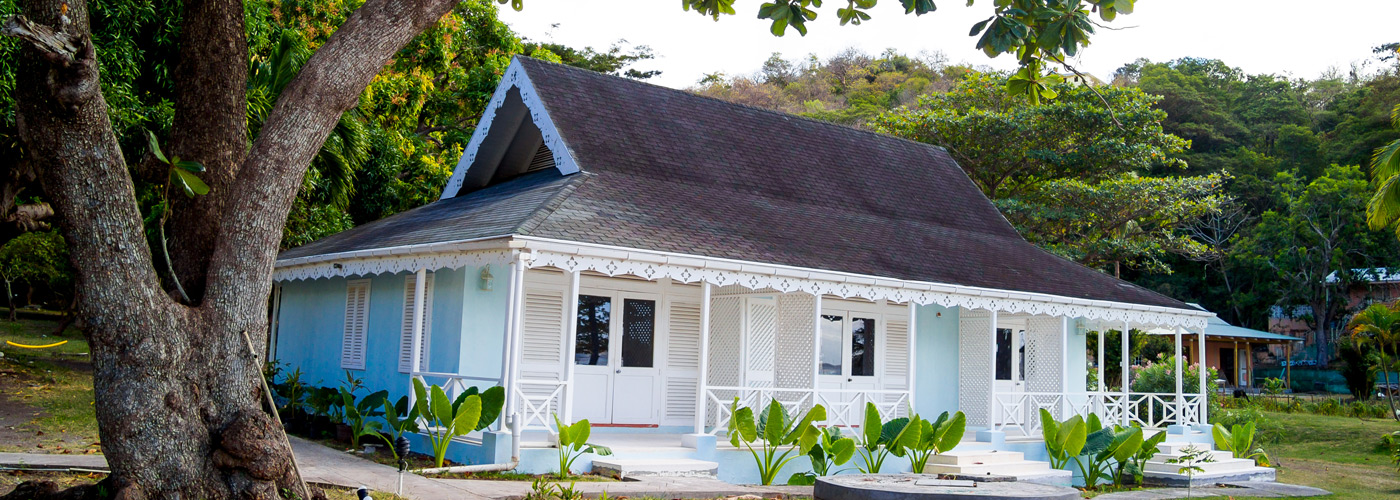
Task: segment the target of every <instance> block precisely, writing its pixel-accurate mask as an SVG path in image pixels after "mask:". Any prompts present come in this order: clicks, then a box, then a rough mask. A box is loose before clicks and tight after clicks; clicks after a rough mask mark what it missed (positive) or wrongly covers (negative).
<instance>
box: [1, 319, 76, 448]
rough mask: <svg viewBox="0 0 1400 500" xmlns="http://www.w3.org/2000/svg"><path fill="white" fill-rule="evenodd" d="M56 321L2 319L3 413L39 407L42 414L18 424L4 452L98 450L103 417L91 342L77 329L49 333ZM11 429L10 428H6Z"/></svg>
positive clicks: (8, 439)
mask: <svg viewBox="0 0 1400 500" xmlns="http://www.w3.org/2000/svg"><path fill="white" fill-rule="evenodd" d="M56 326H57V322H55V321H46V320H29V319H21V320H19V321H17V322H10V321H5V320H0V352H3V353H4V358H3V359H0V376H2V377H3V378H0V391H3V394H0V405H4V407H3V408H0V413H3V411H4V410H7V409H8V410H14V411H12V413H11V416H13V415H15V413H18V411H25V410H32V408H38V410H39V411H40V414H39V416H38V417H37V418H34V419H32V420H30V421H28V422H23V423H18V424H19V425H16V427H15V429H14V430H13V431H8V432H9V433H8V434H6V435H5V438H6V439H0V451H28V452H58V453H63V452H65V451H66V452H71V453H84V452H88V450H95V449H96V446H93V444H95V443H97V442H98V441H97V422H96V418H95V417H94V415H93V406H92V370H91V362H90V361H89V359H88V356H87V352H88V345H87V341H86V340H84V339H83V337H82V334H80V333H79V332H77V331H76V330H73V329H69V330H68V331H66V332H64V334H63V335H61V336H52V335H49V333H51V332H52V330H53V329H54V328H55V327H56ZM64 340H66V341H68V342H67V343H66V344H63V345H61V346H56V347H51V348H44V349H26V348H21V347H15V346H12V345H10V344H8V343H7V342H14V343H16V344H23V345H47V344H52V343H55V342H60V341H64ZM0 432H5V430H0Z"/></svg>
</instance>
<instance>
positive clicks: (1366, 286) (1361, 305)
mask: <svg viewBox="0 0 1400 500" xmlns="http://www.w3.org/2000/svg"><path fill="white" fill-rule="evenodd" d="M1350 272H1351V273H1352V279H1351V283H1350V284H1349V285H1348V286H1347V292H1346V297H1347V311H1348V313H1347V314H1346V315H1345V316H1344V317H1343V318H1342V319H1341V320H1340V321H1337V322H1335V323H1334V324H1333V325H1331V326H1332V328H1331V331H1332V333H1333V336H1332V338H1331V339H1329V342H1328V343H1329V344H1330V345H1328V346H1327V348H1328V349H1329V351H1328V352H1332V353H1335V352H1336V339H1337V336H1338V335H1342V334H1343V333H1344V329H1345V327H1346V323H1347V320H1349V319H1350V318H1351V315H1352V314H1355V313H1356V312H1357V311H1360V310H1362V309H1365V308H1366V307H1368V306H1370V305H1371V304H1375V303H1377V302H1395V301H1396V300H1400V268H1389V267H1377V268H1371V269H1367V268H1358V269H1352V270H1351V271H1350ZM1338 279H1339V278H1338V276H1337V273H1335V272H1334V273H1332V274H1329V275H1327V282H1328V283H1336V282H1337V280H1338ZM1312 316H1313V311H1312V307H1310V306H1274V307H1273V308H1271V309H1270V311H1269V331H1270V332H1273V333H1279V334H1283V335H1288V336H1290V337H1296V338H1299V339H1301V340H1302V341H1303V347H1302V348H1301V349H1294V350H1293V352H1294V354H1298V353H1299V352H1302V353H1303V356H1305V357H1306V358H1308V359H1313V358H1315V357H1316V352H1317V349H1316V347H1314V346H1315V344H1316V343H1317V342H1316V341H1317V339H1316V336H1314V335H1313V334H1312V332H1313V329H1312V327H1310V326H1308V320H1309V319H1311V318H1312ZM1295 347H1296V346H1295ZM1270 353H1271V354H1272V355H1273V356H1275V357H1279V358H1282V357H1283V356H1284V352H1283V348H1282V347H1278V346H1274V347H1271V348H1270Z"/></svg>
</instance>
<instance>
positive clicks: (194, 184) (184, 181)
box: [170, 168, 209, 198]
mask: <svg viewBox="0 0 1400 500" xmlns="http://www.w3.org/2000/svg"><path fill="white" fill-rule="evenodd" d="M170 171H171V172H173V173H174V174H175V176H176V177H178V178H179V179H180V183H181V184H180V185H181V187H183V188H184V189H185V194H186V195H187V196H189V197H191V198H193V197H195V196H196V195H199V196H203V195H206V194H209V185H207V184H205V183H204V181H201V180H199V176H197V175H194V174H193V173H190V172H187V171H185V169H183V168H172V169H170Z"/></svg>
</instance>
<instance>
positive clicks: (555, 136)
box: [438, 59, 579, 200]
mask: <svg viewBox="0 0 1400 500" xmlns="http://www.w3.org/2000/svg"><path fill="white" fill-rule="evenodd" d="M511 87H515V88H517V89H519V90H520V100H521V101H524V102H525V107H526V108H527V109H529V110H530V120H532V121H533V122H534V124H535V126H536V127H539V129H540V135H541V136H542V137H543V138H544V144H545V146H548V147H549V151H550V152H552V153H554V167H555V168H557V169H559V173H560V174H562V175H569V174H572V173H575V172H578V171H579V168H578V162H576V161H574V157H573V155H572V154H570V153H569V148H568V145H567V144H565V143H564V139H563V138H562V137H560V135H559V130H558V129H557V128H555V126H554V121H553V120H550V118H549V111H548V110H546V109H545V107H544V103H543V102H542V101H540V96H539V93H537V92H535V85H534V84H533V83H530V75H529V74H527V73H526V72H525V68H524V67H522V66H521V65H520V60H519V59H515V60H512V61H511V62H510V66H509V67H507V68H506V72H505V74H504V75H501V83H499V84H497V85H496V91H495V93H493V94H491V102H490V103H487V105H486V111H484V112H483V113H482V114H481V119H480V120H477V122H476V130H475V131H474V132H472V139H471V141H470V142H468V143H467V147H466V149H464V150H463V152H462V158H461V159H460V160H458V161H457V168H455V169H453V170H452V177H451V178H449V179H448V180H447V186H445V187H444V188H443V189H442V195H441V196H440V197H438V199H440V200H442V199H447V198H452V197H453V196H456V195H457V192H458V191H459V190H460V189H461V188H462V182H463V181H464V180H465V179H466V178H467V170H468V169H470V168H471V166H472V163H473V162H475V161H476V154H477V152H478V151H479V150H480V149H481V142H482V141H485V140H486V134H487V132H490V130H491V122H492V121H493V120H494V119H495V118H496V110H498V109H500V108H501V105H502V104H505V101H506V95H507V94H510V88H511ZM449 193H450V195H449Z"/></svg>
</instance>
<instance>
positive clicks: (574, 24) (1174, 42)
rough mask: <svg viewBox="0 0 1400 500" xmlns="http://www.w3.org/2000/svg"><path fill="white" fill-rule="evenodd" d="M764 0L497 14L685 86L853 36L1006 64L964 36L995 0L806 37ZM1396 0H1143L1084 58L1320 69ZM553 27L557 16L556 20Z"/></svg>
mask: <svg viewBox="0 0 1400 500" xmlns="http://www.w3.org/2000/svg"><path fill="white" fill-rule="evenodd" d="M762 3H763V2H762V1H761V0H738V1H736V2H735V3H734V5H735V10H737V11H738V14H736V15H733V16H721V18H720V20H719V22H715V21H712V20H711V19H710V18H708V17H702V16H700V15H697V14H696V13H694V12H686V11H683V10H681V8H680V2H677V1H675V0H525V10H524V11H522V12H515V11H513V10H511V9H510V8H509V6H502V7H501V18H502V19H503V20H504V21H506V22H507V23H508V24H510V26H511V27H512V28H514V29H515V31H516V32H517V33H519V34H520V35H521V36H523V37H527V38H529V39H531V40H535V41H553V42H557V43H562V44H565V45H569V46H573V47H580V48H581V47H585V46H592V47H594V48H595V49H605V48H607V47H608V46H610V45H611V44H612V43H613V42H614V41H616V40H618V39H626V40H627V41H628V42H630V43H632V44H636V45H649V46H651V48H652V49H653V50H654V51H655V53H656V55H657V59H656V60H653V61H648V62H645V63H643V64H640V65H638V66H637V67H638V68H639V69H657V70H661V71H662V72H663V73H662V75H661V76H659V77H656V78H653V79H652V80H651V81H652V82H653V83H658V84H661V85H666V86H668V87H676V88H684V87H688V86H691V85H693V84H694V83H695V82H696V81H697V80H699V79H700V77H701V76H703V75H705V74H707V73H712V72H716V71H722V72H724V73H726V74H729V75H744V74H752V73H754V72H756V71H757V70H758V68H759V67H760V66H761V65H762V64H763V61H764V60H765V59H767V58H768V56H769V55H770V54H772V53H773V52H781V53H782V54H783V55H784V56H785V57H787V58H789V59H794V58H800V57H804V56H806V55H807V54H812V53H815V54H817V55H818V56H820V57H822V58H826V57H829V56H831V55H833V54H836V53H838V52H840V51H842V50H844V49H845V48H847V47H856V48H859V49H862V50H864V51H866V52H868V53H871V54H878V53H880V52H882V51H884V50H885V49H886V48H889V47H893V48H896V49H898V50H899V51H900V52H903V53H905V54H909V55H917V54H918V53H919V52H920V51H942V52H943V53H945V54H946V55H947V56H948V59H950V61H951V62H954V63H958V62H968V63H972V64H978V65H990V66H992V67H995V68H1001V69H1006V68H1011V67H1013V66H1014V64H1015V62H1014V60H1012V58H1011V57H1010V56H1007V55H1003V56H1001V57H999V58H996V59H989V58H987V57H986V56H985V55H983V54H982V53H981V52H980V51H978V50H976V49H975V48H974V45H975V43H976V39H974V38H971V37H969V36H967V33H968V30H969V29H970V28H971V27H972V25H973V24H975V23H976V22H978V21H980V20H982V19H985V18H987V17H988V16H990V15H991V11H992V2H991V1H990V0H981V1H979V2H977V3H976V4H975V5H973V6H972V7H965V6H964V5H965V4H966V2H964V1H962V0H940V1H938V2H937V3H938V6H939V10H938V11H936V12H933V13H931V14H926V15H924V16H921V17H916V16H913V15H905V14H904V13H903V9H901V8H900V7H899V5H900V4H899V2H897V1H895V0H884V1H883V2H880V4H879V5H878V6H877V7H876V8H875V9H873V10H872V11H871V15H872V16H873V19H871V20H870V21H867V22H866V23H865V24H863V25H861V26H840V25H839V24H838V22H837V19H836V8H837V7H840V6H844V5H845V2H844V1H840V0H827V2H825V3H826V6H825V7H823V8H822V9H819V10H818V12H819V14H820V15H819V16H818V18H817V20H816V21H815V22H814V23H809V31H808V34H807V36H806V37H801V36H798V35H797V33H796V31H795V30H791V29H789V30H788V35H787V36H785V37H782V38H778V37H774V36H772V35H771V34H769V33H768V22H767V21H761V20H759V19H757V12H758V6H759V5H760V4H762ZM838 4H839V5H838ZM1396 19H1400V0H1365V1H1362V0H1331V1H1327V2H1318V1H1309V2H1305V1H1295V0H1139V1H1138V2H1137V10H1136V12H1135V13H1133V14H1132V15H1130V16H1119V17H1118V20H1117V21H1115V22H1114V23H1112V24H1110V26H1111V27H1114V28H1122V29H1121V30H1114V31H1110V30H1099V32H1098V34H1096V35H1095V36H1094V38H1093V45H1091V46H1089V47H1088V48H1087V49H1085V50H1084V51H1083V52H1082V53H1081V54H1080V57H1079V61H1078V63H1077V66H1078V67H1079V69H1080V70H1081V71H1087V72H1089V73H1092V74H1094V75H1095V76H1098V77H1100V78H1103V79H1105V80H1106V79H1108V78H1109V77H1110V76H1111V75H1112V74H1113V71H1114V70H1115V69H1117V68H1119V67H1120V66H1122V65H1123V64H1124V63H1127V62H1131V61H1133V60H1134V59H1137V58H1140V57H1145V58H1148V59H1152V60H1155V61H1163V60H1169V59H1175V58H1179V57H1186V56H1194V57H1209V58H1218V59H1222V60H1224V61H1225V62H1226V63H1228V64H1230V65H1231V66H1235V67H1238V68H1242V69H1244V70H1245V71H1246V72H1249V73H1280V74H1290V75H1293V76H1297V77H1308V78H1311V77H1315V76H1317V75H1319V74H1321V73H1322V72H1323V71H1326V70H1327V69H1328V68H1331V67H1335V68H1338V69H1341V70H1342V71H1346V70H1348V69H1349V68H1350V66H1351V65H1352V64H1353V63H1359V62H1363V61H1367V60H1370V59H1372V54H1371V47H1374V46H1376V45H1380V44H1383V43H1387V42H1393V41H1400V32H1396V31H1395V30H1394V29H1393V28H1394V23H1395V20H1396ZM556 24H557V26H554V25H556Z"/></svg>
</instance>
